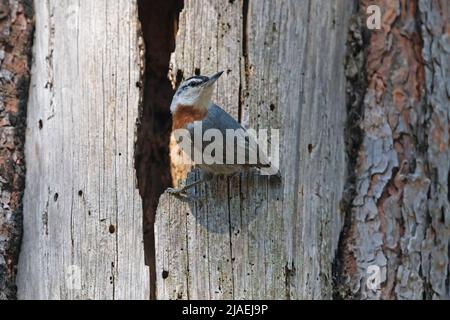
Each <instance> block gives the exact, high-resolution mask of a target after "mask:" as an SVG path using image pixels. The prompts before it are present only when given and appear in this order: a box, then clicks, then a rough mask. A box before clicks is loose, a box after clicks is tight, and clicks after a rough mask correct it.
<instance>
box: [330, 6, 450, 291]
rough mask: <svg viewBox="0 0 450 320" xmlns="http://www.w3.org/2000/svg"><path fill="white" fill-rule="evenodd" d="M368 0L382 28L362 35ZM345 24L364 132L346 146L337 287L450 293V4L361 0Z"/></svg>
mask: <svg viewBox="0 0 450 320" xmlns="http://www.w3.org/2000/svg"><path fill="white" fill-rule="evenodd" d="M369 4H376V5H379V6H380V7H381V8H382V10H383V17H382V23H383V27H382V30H381V31H376V32H372V33H371V34H370V36H369V37H364V36H363V35H362V32H364V31H362V30H363V29H364V27H363V26H364V24H365V20H364V18H363V17H364V13H365V12H366V8H367V6H368V5H369ZM351 30H352V37H351V39H350V42H349V44H350V45H349V50H350V51H351V52H350V56H349V57H350V60H351V59H352V58H354V59H353V62H351V63H349V64H348V69H347V74H348V76H349V80H350V81H349V92H352V93H353V94H352V95H351V97H350V99H349V100H350V104H351V106H350V107H351V108H353V110H354V111H356V113H359V114H360V115H361V121H360V123H358V120H357V117H356V118H355V119H356V122H357V123H356V124H355V123H354V124H353V125H354V126H355V125H359V127H360V132H359V133H360V134H361V135H362V136H364V138H363V139H362V141H361V143H360V145H357V144H354V145H353V147H354V149H353V150H352V151H353V155H354V157H357V159H356V167H355V177H354V179H355V180H354V183H355V184H354V190H355V191H354V194H353V199H351V201H350V203H348V204H349V207H348V214H349V216H348V223H347V226H346V232H345V234H344V236H343V242H342V248H341V250H342V251H341V256H340V262H341V263H342V265H341V267H342V269H341V270H340V271H341V272H342V273H341V274H340V280H341V281H342V283H341V286H340V287H339V286H338V288H337V291H340V293H339V294H340V296H341V297H343V298H350V297H353V298H362V299H366V298H369V299H380V298H381V299H422V298H427V299H431V298H432V299H449V298H450V290H449V289H450V288H449V286H450V283H449V277H450V272H449V261H448V258H449V249H450V247H449V240H450V205H449V201H450V193H449V179H450V175H449V170H450V137H449V136H450V126H449V120H450V86H449V79H450V6H449V4H448V1H446V0H442V1H440V0H430V1H426V0H420V1H402V0H397V1H391V0H389V1H387V0H386V1H385V0H379V1H373V0H371V1H369V0H367V1H361V7H360V12H359V13H358V17H357V18H356V19H355V20H354V23H353V24H352V28H351ZM360 70H365V72H366V73H365V74H364V76H363V77H361V76H360V75H358V73H359V72H360ZM361 93H362V94H361ZM352 104H353V105H352ZM353 132H355V131H353ZM370 266H376V267H378V268H379V271H380V277H381V287H380V288H379V290H370V289H369V288H368V287H367V286H366V282H367V280H368V277H369V276H370V275H371V273H370V272H369V271H370V269H369V268H370Z"/></svg>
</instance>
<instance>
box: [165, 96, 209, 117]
mask: <svg viewBox="0 0 450 320" xmlns="http://www.w3.org/2000/svg"><path fill="white" fill-rule="evenodd" d="M211 91H212V90H211ZM211 96H212V92H209V90H208V91H203V92H201V93H200V94H198V93H196V92H192V93H188V92H186V93H183V94H182V95H179V96H177V95H175V96H174V97H173V100H172V104H171V105H170V111H171V112H172V113H174V112H175V110H176V108H177V106H178V105H183V106H192V107H195V108H197V109H200V110H207V109H208V107H209V105H210V103H211Z"/></svg>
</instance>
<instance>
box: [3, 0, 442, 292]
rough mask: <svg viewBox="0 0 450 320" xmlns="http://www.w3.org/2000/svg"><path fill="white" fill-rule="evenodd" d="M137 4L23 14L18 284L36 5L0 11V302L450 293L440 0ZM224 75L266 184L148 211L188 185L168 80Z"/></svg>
mask: <svg viewBox="0 0 450 320" xmlns="http://www.w3.org/2000/svg"><path fill="white" fill-rule="evenodd" d="M137 2H138V1H129V0H117V1H109V0H97V1H88V0H82V1H75V0H66V1H63V2H61V1H56V0H46V1H36V3H35V10H34V11H35V16H36V37H35V41H34V44H35V45H34V50H33V66H32V72H31V76H32V78H31V86H30V93H29V99H28V103H29V106H28V115H27V120H26V121H27V130H26V136H25V137H26V144H25V156H26V162H27V172H26V183H25V191H24V196H23V217H24V219H23V227H24V228H23V243H22V248H21V252H20V259H19V262H18V263H19V264H18V275H17V277H16V279H15V266H16V265H17V257H18V248H19V243H20V237H21V229H22V228H21V219H22V215H21V212H22V209H21V208H22V200H21V199H22V193H23V187H24V182H23V176H24V174H25V173H24V172H25V171H24V170H25V169H24V159H23V158H24V152H23V143H24V135H25V130H23V129H24V127H23V126H24V122H25V110H26V108H25V103H26V101H27V87H28V85H27V82H28V75H29V72H28V53H29V49H30V43H31V38H30V35H31V31H32V28H33V19H32V11H33V10H31V6H30V2H29V1H25V0H0V31H1V35H0V63H1V66H0V83H1V92H0V93H1V96H0V141H1V146H0V178H1V179H0V187H1V189H0V201H1V206H0V299H4V298H7V299H9V298H14V297H15V287H14V281H15V280H17V281H16V282H17V286H18V297H19V298H24V299H47V298H50V299H133V298H136V299H146V298H148V297H149V296H150V295H151V296H152V297H156V298H158V299H200V298H204V299H331V298H335V299H450V280H449V279H450V264H449V251H450V85H449V79H450V5H449V4H448V1H447V0H410V1H408V0H370V1H369V0H360V1H353V0H344V1H340V0H336V1H313V0H279V1H257V0H236V1H232V0H230V1H226V0H212V1H202V0H185V1H184V3H182V1H181V0H171V1H170V2H165V3H164V6H162V2H163V0H161V1H156V0H155V1H153V0H152V1H151V2H150V0H148V1H147V2H146V1H145V0H141V1H140V2H139V8H140V11H139V15H138V3H137ZM372 5H377V6H379V7H380V9H381V14H382V17H381V23H382V25H381V29H380V30H368V27H367V18H368V14H367V9H368V7H369V6H372ZM181 7H184V8H183V10H182V12H181V14H180V15H179V17H178V13H179V10H180V8H181ZM139 18H140V19H141V23H142V25H143V27H142V31H143V38H144V39H145V45H146V48H147V52H146V53H145V52H144V51H145V50H144V43H143V39H142V38H141V37H140V33H141V27H140V23H139ZM176 30H178V33H176V35H174V33H175V31H176ZM172 50H175V51H174V53H173V54H172V56H171V57H169V56H170V53H171V51H172ZM144 60H147V61H144ZM144 62H145V66H144ZM168 70H169V78H170V81H171V82H172V83H171V84H170V82H169V80H167V79H166V73H167V71H168ZM220 70H224V71H225V74H224V75H223V77H222V78H221V79H220V81H219V82H218V85H217V86H216V92H215V95H214V102H216V103H217V104H218V105H220V106H222V107H223V108H224V109H225V110H226V111H228V112H229V113H230V114H232V115H233V116H234V117H235V118H236V119H238V120H239V121H240V122H241V123H242V124H243V126H245V127H247V128H254V129H259V128H263V129H266V128H271V129H272V130H275V129H279V130H280V142H281V150H280V157H281V163H280V168H281V181H280V180H279V179H278V178H276V177H270V178H269V177H266V176H259V175H255V174H253V173H249V174H241V176H237V177H233V178H220V177H219V178H216V179H215V180H213V181H212V182H210V183H208V184H205V185H202V186H200V187H198V188H197V189H196V190H195V192H196V193H197V195H198V196H199V200H198V201H190V202H189V201H188V202H186V201H181V200H179V199H178V198H176V197H173V196H171V195H169V194H163V195H162V196H161V198H160V199H159V204H158V208H157V210H156V206H157V202H158V201H157V200H158V198H159V196H160V193H161V192H162V190H164V189H165V188H166V187H167V186H168V185H169V184H170V183H171V181H170V180H172V182H173V184H178V182H179V181H180V180H182V179H184V178H186V177H188V179H189V180H192V179H194V178H196V175H197V173H195V172H192V173H189V174H188V172H189V171H190V169H191V168H190V166H186V165H179V160H180V157H182V155H180V154H178V151H179V149H177V148H176V146H175V143H174V140H173V139H172V140H171V141H169V131H170V114H169V103H170V98H171V95H172V94H173V89H174V88H175V87H176V86H177V85H178V84H179V83H180V81H181V80H183V79H184V78H186V77H188V76H191V75H193V74H206V75H210V74H213V73H215V72H217V71H220ZM171 85H172V86H171ZM140 111H141V112H140ZM137 124H139V125H137ZM169 152H170V158H171V159H170V161H169ZM135 159H136V161H135ZM135 163H136V166H135ZM135 168H136V169H135ZM169 171H170V172H169ZM136 172H137V175H138V178H139V179H136ZM170 175H171V176H170ZM171 178H172V179H171ZM137 180H139V181H138V182H139V191H140V193H139V192H138V186H137ZM141 197H142V199H141ZM142 205H143V207H142ZM155 210H156V221H155V217H154V214H155ZM144 216H145V217H144ZM153 224H154V226H153ZM153 227H154V228H153ZM143 237H145V244H146V250H145V256H146V259H144V245H143V243H144V241H143ZM153 237H154V239H153ZM145 262H147V263H148V264H149V265H150V268H147V267H146V266H145ZM148 269H150V277H149V272H148ZM149 279H151V280H152V281H149ZM150 282H151V283H150Z"/></svg>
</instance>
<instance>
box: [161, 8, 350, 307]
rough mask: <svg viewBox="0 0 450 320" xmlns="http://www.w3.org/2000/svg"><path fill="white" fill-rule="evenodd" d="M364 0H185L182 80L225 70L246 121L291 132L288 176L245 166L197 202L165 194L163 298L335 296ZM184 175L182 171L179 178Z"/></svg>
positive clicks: (237, 112)
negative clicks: (357, 2)
mask: <svg viewBox="0 0 450 320" xmlns="http://www.w3.org/2000/svg"><path fill="white" fill-rule="evenodd" d="M352 5H353V2H352V1H307V0H303V1H297V0H290V1H247V0H242V1H208V2H205V1H199V0H189V1H185V7H184V10H183V11H182V13H181V17H180V29H179V33H178V36H177V48H176V51H175V53H174V55H173V58H172V77H173V79H176V76H177V75H178V76H179V75H185V76H189V75H191V74H193V73H195V72H197V73H202V74H212V73H213V72H215V71H217V70H225V71H226V74H225V75H224V76H223V78H222V79H220V80H219V82H218V86H217V90H216V94H215V96H214V101H215V102H216V103H218V104H219V105H221V106H222V107H224V108H225V109H226V110H227V111H228V112H230V113H231V114H232V115H233V116H234V117H235V118H236V119H239V120H241V122H242V123H243V124H244V125H245V126H246V127H250V128H255V129H257V128H273V129H280V130H281V142H282V149H281V171H282V183H281V184H280V183H278V182H277V179H276V178H271V179H268V178H267V177H259V176H252V175H248V176H247V175H242V176H241V177H235V178H233V179H231V181H229V183H228V181H226V179H220V178H219V179H216V180H215V181H213V182H212V183H210V184H208V185H207V186H202V187H200V188H199V189H198V190H197V193H198V194H199V195H200V197H201V200H200V201H198V202H196V203H183V202H181V201H180V200H177V199H176V198H174V197H171V196H169V195H167V194H165V195H163V196H162V198H161V199H160V205H159V209H158V211H157V217H156V225H155V237H156V250H157V251H156V257H157V259H156V260H157V265H156V270H157V297H158V298H159V299H198V298H205V299H227V298H236V299H243V298H248V299H258V298H267V299H299V298H304V299H312V298H331V295H332V279H331V265H332V261H333V259H334V255H335V251H336V248H337V244H338V238H339V233H340V230H341V227H342V223H343V222H342V213H341V212H340V208H339V201H340V199H341V197H342V192H343V186H344V182H345V146H344V123H345V119H346V108H345V78H344V64H343V63H342V61H343V60H344V56H345V52H344V51H345V50H344V49H345V42H346V30H347V27H348V19H349V16H350V15H351V13H352ZM172 156H175V153H172ZM172 160H176V159H172ZM174 167H175V169H177V168H176V166H174ZM180 172H181V174H180ZM182 172H183V170H174V173H175V180H178V179H179V178H181V177H182Z"/></svg>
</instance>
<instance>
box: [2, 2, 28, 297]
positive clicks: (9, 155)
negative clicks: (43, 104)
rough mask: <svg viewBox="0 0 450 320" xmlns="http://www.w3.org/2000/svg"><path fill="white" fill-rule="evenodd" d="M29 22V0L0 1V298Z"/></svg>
mask: <svg viewBox="0 0 450 320" xmlns="http://www.w3.org/2000/svg"><path fill="white" fill-rule="evenodd" d="M33 26H34V21H33V8H32V3H31V1H26V0H2V1H0V300H2V299H15V298H16V286H15V277H16V272H17V263H18V257H19V249H20V240H21V237H22V196H23V191H24V187H25V159H24V158H25V156H24V143H25V126H26V107H27V99H28V86H29V81H30V71H29V58H30V56H31V43H32V34H33Z"/></svg>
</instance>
